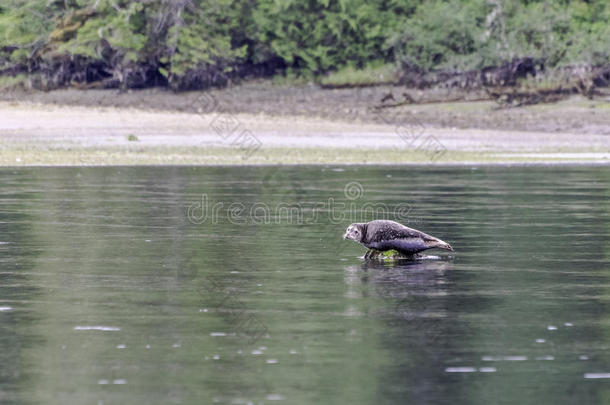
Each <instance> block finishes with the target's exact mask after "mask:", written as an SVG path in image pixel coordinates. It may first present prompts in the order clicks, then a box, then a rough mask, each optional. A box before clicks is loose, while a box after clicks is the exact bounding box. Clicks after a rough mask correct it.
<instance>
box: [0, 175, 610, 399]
mask: <svg viewBox="0 0 610 405" xmlns="http://www.w3.org/2000/svg"><path fill="white" fill-rule="evenodd" d="M336 169H338V168H335V167H328V168H325V167H310V168H296V167H295V168H281V169H277V168H145V167H142V168H89V169H87V168H70V169H67V168H66V169H48V168H44V169H43V168H41V169H19V170H15V169H0V184H2V186H1V187H0V265H1V267H0V280H1V283H0V364H1V366H0V402H2V403H4V402H6V403H24V404H25V403H45V404H47V403H62V404H63V403H94V404H95V403H98V404H113V403H116V404H128V403H134V404H139V403H155V404H171V403H226V404H242V403H243V404H248V403H252V404H258V403H275V402H280V403H282V402H284V403H290V404H311V403H337V404H344V403H358V404H360V403H361V404H371V403H430V404H437V403H455V402H461V403H469V404H487V403H521V402H523V403H533V402H541V403H552V402H558V403H559V402H567V403H573V402H576V401H580V402H583V403H596V402H599V403H603V402H605V401H604V398H607V397H608V396H609V395H610V392H609V388H608V387H609V386H608V383H609V382H608V381H607V380H608V379H610V362H609V360H610V356H609V352H608V347H609V346H608V342H609V340H608V339H609V334H610V329H609V325H610V318H608V315H607V314H608V309H609V305H608V304H609V302H610V266H609V262H610V258H609V253H610V232H609V225H610V207H609V201H610V199H609V197H610V192H609V189H610V174H609V173H610V172H609V171H608V170H607V168H605V167H548V168H544V167H528V168H518V167H513V168H484V167H479V168H469V167H468V168H443V167H438V168H413V167H344V168H340V169H341V170H336ZM354 182H355V183H354ZM348 185H349V187H348ZM354 190H355V191H356V192H354ZM205 204H207V208H210V210H209V211H208V213H209V216H208V217H203V216H202V214H196V213H197V212H199V213H202V212H203V211H202V210H203V208H204V205H205ZM214 206H216V207H221V209H217V210H216V211H213V210H212V208H213V207H214ZM269 207H274V208H275V209H273V210H269ZM371 207H373V208H374V207H377V208H379V207H382V208H383V212H380V211H375V209H371ZM195 209H199V210H200V211H194V210H195ZM189 212H190V216H189ZM196 215H199V216H196ZM380 215H387V217H388V219H397V218H395V217H392V215H394V216H396V215H401V218H398V219H400V221H401V222H403V223H405V224H406V225H409V226H412V227H415V228H418V229H421V230H423V231H425V232H427V233H430V234H432V235H436V236H438V237H439V238H441V239H443V240H446V241H448V242H450V243H451V244H452V246H454V248H455V250H456V252H455V254H453V253H452V254H451V255H446V254H445V253H443V252H441V253H435V252H434V251H430V252H429V256H428V257H426V258H425V259H422V260H416V261H412V262H409V261H395V262H385V263H383V262H364V261H363V260H362V259H361V256H362V254H363V253H364V249H363V248H362V247H361V246H359V245H357V244H354V243H350V242H349V241H344V240H342V239H341V235H342V233H343V231H344V229H345V227H346V226H347V225H348V224H349V223H351V222H356V221H359V220H363V219H365V220H368V219H373V218H372V216H375V217H379V216H380ZM303 218H306V219H307V220H303ZM435 254H438V256H434V255H435ZM568 398H569V399H568Z"/></svg>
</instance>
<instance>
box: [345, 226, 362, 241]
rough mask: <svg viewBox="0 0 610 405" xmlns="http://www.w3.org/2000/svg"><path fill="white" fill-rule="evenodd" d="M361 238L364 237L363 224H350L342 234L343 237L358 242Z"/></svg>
mask: <svg viewBox="0 0 610 405" xmlns="http://www.w3.org/2000/svg"><path fill="white" fill-rule="evenodd" d="M362 238H364V224H351V225H350V226H348V227H347V229H346V230H345V235H343V239H351V240H353V241H354V242H358V243H360V242H362Z"/></svg>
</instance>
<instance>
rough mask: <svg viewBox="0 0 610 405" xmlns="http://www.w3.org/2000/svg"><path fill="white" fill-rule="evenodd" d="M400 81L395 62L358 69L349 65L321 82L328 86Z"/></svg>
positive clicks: (365, 84)
mask: <svg viewBox="0 0 610 405" xmlns="http://www.w3.org/2000/svg"><path fill="white" fill-rule="evenodd" d="M397 81H398V72H397V69H396V66H395V65H393V64H383V65H379V66H367V67H365V68H363V69H356V68H354V67H352V66H347V67H345V68H342V69H340V70H338V71H334V72H331V73H330V74H328V75H327V76H324V77H322V79H321V80H320V84H322V85H323V86H327V87H343V86H368V85H373V84H392V83H396V82H397Z"/></svg>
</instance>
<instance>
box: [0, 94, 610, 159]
mask: <svg viewBox="0 0 610 405" xmlns="http://www.w3.org/2000/svg"><path fill="white" fill-rule="evenodd" d="M197 103H198V104H197ZM216 103H217V101H216V100H215V99H207V98H203V99H199V100H198V101H196V103H194V104H192V107H193V110H194V111H192V112H180V111H176V110H173V111H171V110H167V109H165V110H163V109H153V108H134V107H126V106H123V107H110V106H108V107H95V106H71V105H61V104H43V103H40V102H31V101H23V100H19V101H4V102H0V141H1V144H0V165H3V166H20V165H107V164H112V165H123V164H275V163H283V164H290V163H422V164H428V163H436V164H438V163H519V162H529V163H532V162H551V163H558V162H562V163H565V162H571V163H575V162H577V163H608V162H610V117H608V116H610V109H608V108H607V107H605V104H603V103H601V104H600V105H601V107H600V106H597V107H596V108H597V109H598V110H602V111H601V112H602V113H603V112H605V113H606V117H605V118H600V117H599V116H602V117H603V114H599V113H598V121H596V122H595V123H594V124H595V126H594V127H588V129H587V130H586V131H576V130H569V129H570V128H563V129H564V131H561V132H551V131H540V130H532V131H526V130H515V129H500V128H482V129H469V128H456V127H440V126H435V123H434V122H432V123H430V122H429V121H430V120H428V119H425V118H422V117H425V114H423V113H420V114H419V115H418V114H417V108H419V107H416V108H415V109H413V108H411V110H410V111H409V112H408V113H406V114H403V115H402V116H401V117H399V119H397V118H396V116H393V117H392V118H391V119H385V118H384V117H383V116H378V117H375V118H377V119H366V118H362V117H353V118H351V119H349V118H346V117H345V116H338V117H336V118H334V119H333V118H330V117H316V116H304V115H285V114H284V115H279V116H278V115H271V114H267V113H265V112H247V113H237V112H228V111H226V110H222V109H220V108H217V106H216V105H215V104H216ZM606 104H607V103H606ZM468 107H472V105H470V106H468V105H466V106H463V107H462V108H468ZM436 108H437V109H441V110H442V109H443V108H444V111H445V112H446V110H447V109H451V108H450V106H436ZM569 108H571V109H572V110H573V106H572V105H569ZM414 111H415V112H414ZM521 113H522V114H523V111H521ZM538 113H539V111H535V113H533V114H538ZM530 115H531V114H530ZM572 119H574V117H572ZM606 121H608V122H607V123H606ZM437 124H438V123H437ZM595 128H599V130H598V131H596V130H594V129H595ZM565 129H568V130H565Z"/></svg>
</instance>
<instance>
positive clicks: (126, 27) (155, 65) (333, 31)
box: [0, 0, 610, 90]
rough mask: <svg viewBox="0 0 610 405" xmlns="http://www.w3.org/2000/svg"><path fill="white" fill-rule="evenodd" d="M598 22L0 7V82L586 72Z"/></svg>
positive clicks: (600, 43) (509, 2)
mask: <svg viewBox="0 0 610 405" xmlns="http://www.w3.org/2000/svg"><path fill="white" fill-rule="evenodd" d="M608 21H610V2H608V1H607V0H137V1H126V0H3V1H2V3H1V4H0V75H2V76H3V80H8V79H10V78H13V79H15V80H27V82H28V83H29V86H30V87H34V88H39V89H53V88H57V87H62V86H67V85H75V86H86V87H105V88H123V89H125V88H138V87H149V86H169V87H170V88H172V89H176V90H183V89H196V88H206V87H209V86H222V85H225V84H227V83H229V82H232V81H235V80H239V79H242V78H245V77H257V76H270V75H276V74H282V75H288V76H291V77H313V78H316V77H317V78H319V77H323V76H324V75H326V74H328V73H330V72H337V71H342V70H343V71H344V70H352V71H354V70H355V71H358V70H367V69H368V70H369V71H370V72H373V74H374V72H376V71H378V69H377V67H381V68H383V69H387V67H388V66H391V67H392V68H393V69H396V71H397V72H399V73H400V77H401V78H402V79H403V80H404V79H405V78H409V77H414V75H415V76H416V75H420V76H421V75H422V74H426V73H430V72H448V73H455V72H472V71H481V70H483V69H490V68H493V67H498V66H503V65H506V64H510V63H514V61H523V60H527V61H530V63H531V64H532V65H535V66H537V68H536V69H539V70H540V69H541V68H544V69H547V70H548V69H561V68H565V67H573V66H580V67H583V66H584V67H586V68H589V69H591V68H596V67H608V65H609V64H610V62H609V61H610V45H609V43H608V38H610V24H609V23H608ZM519 66H521V65H519ZM376 69H377V70H376Z"/></svg>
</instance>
